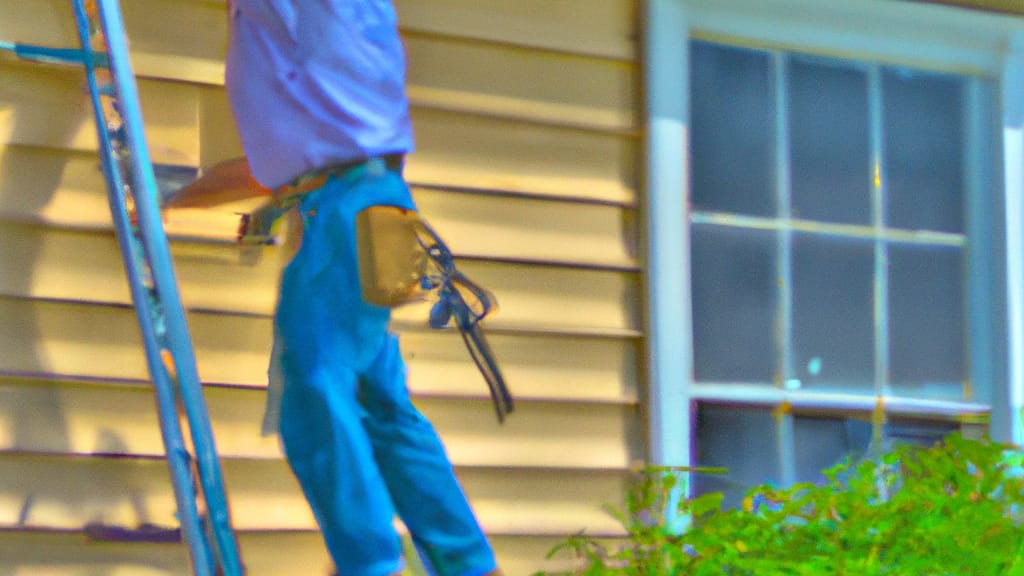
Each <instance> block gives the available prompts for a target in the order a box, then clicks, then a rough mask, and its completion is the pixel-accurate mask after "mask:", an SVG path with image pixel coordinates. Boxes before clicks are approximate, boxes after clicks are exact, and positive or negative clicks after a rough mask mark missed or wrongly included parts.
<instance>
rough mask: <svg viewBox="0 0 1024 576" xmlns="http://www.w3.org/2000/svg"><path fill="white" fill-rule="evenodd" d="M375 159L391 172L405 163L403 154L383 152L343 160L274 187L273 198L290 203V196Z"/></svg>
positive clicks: (314, 188) (321, 185)
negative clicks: (381, 153) (366, 156)
mask: <svg viewBox="0 0 1024 576" xmlns="http://www.w3.org/2000/svg"><path fill="white" fill-rule="evenodd" d="M375 160H381V161H383V162H384V166H385V167H386V168H387V169H388V170H390V171H392V172H401V170H402V165H403V164H404V163H405V155H404V154H385V155H384V156H377V157H374V158H366V159H363V160H356V161H354V162H345V163H343V164H334V165H331V166H328V167H326V168H321V169H319V170H313V171H311V172H307V173H305V174H303V175H301V176H299V177H298V178H296V179H294V180H292V181H291V182H289V183H287V184H285V185H283V186H280V187H278V188H277V189H275V190H274V200H275V202H276V203H277V205H278V206H288V205H291V202H288V200H289V199H290V198H296V197H297V196H301V195H303V194H306V193H308V192H312V191H313V190H316V189H318V188H321V187H323V185H324V184H327V181H328V180H330V179H331V177H332V176H344V175H345V174H347V173H348V172H350V171H352V170H355V169H356V168H359V167H360V166H364V165H366V164H368V163H370V162H373V161H375Z"/></svg>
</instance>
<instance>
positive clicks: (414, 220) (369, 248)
mask: <svg viewBox="0 0 1024 576" xmlns="http://www.w3.org/2000/svg"><path fill="white" fill-rule="evenodd" d="M419 222H420V216H419V214H418V213H417V212H416V211H414V210H406V209H404V208H398V207H395V206H371V207H369V208H366V209H365V210H363V211H361V212H359V213H358V214H357V215H356V246H357V249H358V252H359V283H360V286H361V288H362V292H363V300H365V301H366V302H369V303H370V304H376V305H377V306H385V307H387V308H394V307H396V306H401V305H403V304H408V303H410V302H416V301H419V300H422V299H423V295H424V291H423V290H422V288H421V280H422V278H423V275H424V274H425V272H426V266H427V254H426V252H424V250H423V247H422V246H421V245H420V243H419V241H417V239H416V227H417V225H418V223H419Z"/></svg>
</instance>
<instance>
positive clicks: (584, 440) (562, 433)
mask: <svg viewBox="0 0 1024 576" xmlns="http://www.w3.org/2000/svg"><path fill="white" fill-rule="evenodd" d="M67 4H68V3H66V2H64V1H62V0H11V1H6V2H2V3H0V40H4V41H19V42H26V43H33V44H43V45H51V46H74V45H75V30H74V25H73V18H72V15H71V11H70V8H69V7H68V6H67ZM395 4H396V7H397V8H398V11H399V16H400V21H401V23H402V27H403V34H404V37H405V40H406V43H407V47H408V53H409V64H410V65H409V93H410V97H411V100H412V104H413V119H414V123H415V126H416V130H417V138H418V148H417V151H416V153H415V154H413V155H412V157H411V158H410V159H409V163H408V170H407V176H408V179H409V181H410V183H411V184H412V185H413V190H414V194H415V197H416V200H417V202H418V203H419V205H420V207H421V209H422V211H423V212H424V213H425V215H426V216H427V217H428V218H429V219H430V220H431V221H432V223H433V224H434V225H435V227H436V228H437V229H438V230H439V231H440V232H441V234H442V235H443V236H444V237H445V238H446V239H447V240H448V242H449V244H450V245H451V247H452V248H453V250H454V251H455V252H456V253H457V255H458V256H460V257H462V260H461V261H460V267H461V268H462V269H463V270H464V272H466V273H467V274H468V275H469V276H471V277H472V278H474V279H476V280H478V281H479V282H480V283H481V284H483V285H485V286H487V287H488V288H490V289H491V290H493V291H494V292H495V294H496V295H497V297H498V299H499V300H500V302H501V306H502V308H501V312H500V314H499V315H498V316H497V317H495V318H494V319H493V321H489V322H488V335H489V338H490V340H491V343H492V345H493V347H494V349H495V352H496V355H497V356H498V358H499V360H500V362H501V365H502V367H503V369H504V371H505V374H506V377H507V379H508V381H509V384H510V386H511V387H512V389H513V392H514V394H515V395H516V397H517V399H518V406H517V411H516V413H514V414H513V415H512V416H511V418H510V419H509V421H508V422H507V423H506V424H505V425H504V426H499V425H497V424H496V423H495V421H494V416H493V412H492V408H491V406H490V401H489V399H488V397H487V394H486V389H485V386H484V383H483V382H482V380H481V378H480V376H479V374H477V372H476V370H475V368H474V366H473V365H472V363H471V361H470V359H469V358H468V355H467V353H466V351H465V349H464V348H463V345H462V343H461V340H460V339H459V337H458V336H457V335H456V334H451V333H447V332H446V333H438V332H432V331H430V330H429V329H427V328H426V325H425V318H426V308H425V307H422V306H414V307H410V308H408V309H403V310H401V311H400V312H398V313H397V314H396V319H395V327H396V328H397V329H398V330H399V332H400V333H401V335H402V340H403V345H404V349H405V354H406V357H407V360H408V362H409V365H410V370H411V376H410V387H411V389H412V391H413V393H414V396H415V401H416V403H417V405H418V406H420V408H421V409H422V410H423V411H424V412H425V413H426V415H427V416H428V418H430V419H431V420H432V421H433V422H434V423H435V425H436V426H437V427H438V429H439V431H440V432H441V435H442V436H443V439H444V440H445V442H446V444H447V447H448V449H449V452H450V455H451V458H452V460H453V462H454V464H455V466H456V469H457V471H458V474H459V476H460V478H461V479H462V481H463V483H464V486H465V489H466V491H467V493H468V494H469V496H470V499H471V500H472V503H473V505H474V507H475V509H476V511H477V513H478V515H479V517H480V519H481V521H482V523H483V524H484V526H485V528H486V530H487V531H488V533H489V534H490V535H491V537H492V539H493V542H494V544H495V547H496V549H497V551H498V554H499V557H500V560H501V562H502V564H503V565H504V567H505V569H506V572H507V573H508V574H509V575H510V576H515V575H520V574H528V573H531V572H532V571H534V570H536V569H539V568H541V567H543V566H553V564H551V563H547V564H545V561H544V556H545V554H546V552H547V551H548V549H549V548H550V547H551V546H552V545H554V544H555V543H557V542H558V541H559V539H560V538H561V537H563V536H564V535H567V534H570V533H574V532H578V531H580V530H582V529H587V530H588V531H590V532H593V533H598V534H609V535H612V534H616V533H617V528H616V526H615V524H614V522H613V521H612V520H611V519H610V518H609V517H608V516H607V515H606V514H605V513H604V512H603V511H602V510H601V505H602V504H604V503H608V502H616V501H618V500H619V499H620V498H621V493H622V489H623V483H624V481H625V478H626V473H627V470H628V467H629V466H630V464H631V463H632V462H633V461H635V460H638V459H642V458H643V457H644V441H643V426H642V424H641V417H640V413H639V410H638V407H637V406H638V395H639V391H640V388H641V384H640V378H641V376H640V374H642V369H641V365H642V359H641V358H642V357H641V354H642V352H641V344H642V339H641V336H642V330H641V312H640V311H641V302H640V301H641V298H642V289H641V276H640V264H639V261H638V255H637V245H638V232H637V226H636V211H637V205H638V202H639V198H638V192H637V190H638V188H637V180H638V175H637V166H638V159H637V156H638V145H639V141H638V135H637V132H638V125H637V114H638V110H639V102H640V101H639V96H638V90H637V75H638V70H637V62H636V48H635V35H636V33H637V5H638V4H639V2H638V0H563V1H561V2H550V1H549V0H515V1H503V0H396V2H395ZM125 10H126V14H125V16H126V21H127V25H128V34H129V39H130V43H131V49H132V52H133V62H134V65H135V69H136V73H137V74H138V75H139V76H140V79H139V88H140V93H141V98H142V107H143V113H144V116H145V119H146V131H147V138H148V140H149V145H150V149H151V153H152V156H153V159H154V162H156V163H159V164H165V165H175V166H184V167H192V168H195V167H199V166H204V165H209V164H211V163H213V162H216V161H218V160H222V159H225V158H230V157H233V156H237V155H239V154H240V152H241V150H240V147H239V144H238V140H237V137H236V136H235V133H234V127H233V123H232V118H231V115H230V113H229V110H228V107H227V104H226V99H225V94H224V90H223V86H222V73H223V64H222V55H223V50H224V45H225V40H224V38H225V34H226V26H225V24H226V22H225V15H224V11H225V7H224V3H223V2H222V1H220V0H208V1H207V0H132V1H131V2H125ZM82 82H83V75H82V73H81V72H80V71H78V70H75V69H71V68H64V67H57V66H50V65H41V64H34V63H26V62H21V61H18V60H16V59H14V58H12V57H10V56H8V55H0V550H3V553H2V554H0V573H12V574H36V573H41V572H40V571H41V570H43V569H45V570H46V573H47V574H55V575H56V574H82V573H88V574H118V575H124V574H181V573H185V572H187V559H186V557H185V553H184V548H183V547H181V546H178V545H155V544H133V545H127V544H115V543H97V542H89V541H88V540H86V539H84V538H83V537H82V531H83V527H84V526H85V525H86V524H88V523H90V522H104V523H109V524H119V525H125V526H135V525H138V524H141V523H154V524H158V525H165V526H170V525H174V524H175V519H174V502H173V497H172V493H171V486H170V481H169V477H168V473H167V469H166V465H165V462H164V460H163V447H162V444H161V441H160V436H159V428H158V425H157V417H156V413H155V405H154V401H153V395H152V392H151V390H150V389H149V386H148V382H147V372H146V367H145V363H144V358H143V353H142V349H141V344H140V338H139V334H138V327H137V325H136V324H135V318H134V314H133V312H132V310H131V308H130V305H129V296H128V291H127V287H126V283H125V280H124V275H123V269H122V266H121V263H120V258H119V254H118V252H117V248H116V243H115V240H114V238H113V234H112V232H111V227H110V221H109V215H108V213H107V207H106V196H105V194H106V192H105V188H104V182H103V179H102V177H101V175H100V173H99V170H98V162H97V158H96V141H95V134H94V126H93V121H92V118H91V116H90V113H89V108H88V107H87V101H86V97H85V96H84V94H83V92H82V89H81V86H82ZM237 208H238V207H237V206H235V207H228V208H226V209H225V211H223V212H221V213H219V214H218V213H209V212H207V213H195V212H181V213H172V214H171V215H169V216H168V227H169V230H170V233H171V235H172V238H173V239H174V242H173V244H172V252H173V254H174V257H175V264H176V267H177V274H178V278H179V282H180V286H181V293H182V298H183V300H184V303H185V305H186V307H187V308H188V309H189V322H190V327H191V330H192V333H193V337H194V340H195V348H196V354H197V357H198V361H199V370H200V376H201V378H202V380H203V382H204V383H205V384H206V394H207V401H208V403H209V406H210V413H211V418H212V420H213V426H214V432H215V435H216V439H217V442H218V448H219V451H220V453H221V455H222V458H223V468H224V473H225V477H226V482H227V489H228V493H229V499H230V502H231V505H232V509H233V518H234V523H235V526H236V528H237V529H238V531H239V534H240V541H241V545H242V553H243V557H244V559H245V562H246V564H247V565H248V567H249V574H250V575H254V576H255V575H260V574H326V573H327V571H328V565H329V561H328V559H327V556H326V553H325V551H324V549H323V546H322V543H321V542H320V539H319V535H318V534H317V533H316V528H315V525H314V522H313V519H312V516H311V514H310V513H309V511H308V508H307V507H306V505H305V502H304V500H303V499H302V496H301V494H300V492H299V490H298V487H297V485H296V483H295V481H294V479H293V478H292V476H291V475H290V473H289V471H288V469H287V466H286V464H285V462H284V461H283V459H282V456H281V453H280V450H279V447H278V445H277V441H276V439H274V438H263V437H261V436H260V435H259V422H260V417H261V410H262V404H263V398H264V393H263V390H264V382H265V368H266V358H267V355H268V351H269V347H270V329H271V323H270V313H271V309H272V306H273V300H274V292H275V280H276V277H277V273H278V266H279V258H277V257H276V255H275V254H274V253H273V252H274V250H273V249H268V250H267V253H266V254H264V257H263V258H262V259H261V260H260V261H259V262H258V263H256V264H253V263H251V262H248V261H246V260H245V259H244V258H242V257H241V256H240V254H239V251H238V249H237V248H236V247H234V246H232V245H231V244H230V242H229V241H228V238H229V235H230V226H227V227H225V225H224V223H225V222H228V223H230V222H233V218H234V217H233V216H232V215H231V210H233V209H237ZM243 208H244V207H243ZM200 233H202V234H201V235H204V236H208V237H206V238H205V239H202V240H198V239H196V238H195V236H197V235H200ZM44 567H45V568H44Z"/></svg>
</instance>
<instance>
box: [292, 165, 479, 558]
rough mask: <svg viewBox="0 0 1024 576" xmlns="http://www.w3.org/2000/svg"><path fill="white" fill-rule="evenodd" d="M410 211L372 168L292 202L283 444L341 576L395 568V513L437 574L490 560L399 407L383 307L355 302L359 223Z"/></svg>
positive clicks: (401, 370)
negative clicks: (360, 217) (294, 241)
mask: <svg viewBox="0 0 1024 576" xmlns="http://www.w3.org/2000/svg"><path fill="white" fill-rule="evenodd" d="M373 205H392V206H400V207H404V208H414V207H415V206H414V204H413V200H412V197H411V195H410V193H409V189H408V187H407V186H406V184H405V182H404V180H403V179H402V176H401V174H399V173H397V172H392V171H389V170H386V169H385V168H384V167H383V166H382V165H377V164H371V165H367V166H362V167H359V168H355V169H353V170H351V171H349V172H347V173H345V174H344V175H341V176H335V177H332V178H331V179H330V180H329V181H328V182H327V183H326V184H325V185H324V186H323V187H322V188H320V189H318V190H316V191H313V192H311V193H309V194H307V195H306V196H304V197H303V198H302V200H301V205H300V209H301V212H302V217H303V221H304V223H305V228H304V231H303V235H302V246H301V248H300V249H299V251H298V253H297V254H296V256H295V258H294V259H293V260H292V261H291V262H290V263H289V264H288V266H287V267H286V268H285V271H284V273H283V275H282V278H281V293H280V299H279V303H278V308H277V315H276V326H275V329H276V332H277V338H278V339H279V340H278V342H277V349H278V352H279V353H280V362H281V369H282V371H283V376H284V391H283V393H282V398H281V421H280V432H281V440H282V443H283V445H284V451H285V455H286V456H287V458H288V462H289V464H290V465H291V467H292V470H293V471H294V472H295V475H296V477H297V478H298V480H299V484H300V485H301V486H302V489H303V491H304V493H305V495H306V499H307V500H308V501H309V503H310V506H311V507H312V509H313V513H314V515H315V516H316V519H317V522H318V523H319V525H320V528H321V530H322V532H323V535H324V539H325V541H326V543H327V547H328V549H329V550H330V553H331V556H332V558H333V559H334V562H335V565H336V566H337V569H338V573H339V574H340V575H341V576H384V575H386V574H392V573H395V572H398V571H399V570H400V569H401V568H402V558H401V555H402V550H401V543H400V540H399V538H398V535H397V534H396V533H395V530H394V528H393V525H392V521H393V517H394V513H395V511H396V510H397V512H398V515H399V516H400V517H401V518H402V520H403V522H404V523H405V525H406V526H407V527H408V528H409V531H410V532H411V534H412V538H413V542H414V543H415V545H416V548H417V550H418V551H419V554H420V555H421V557H422V560H423V563H424V565H425V566H427V568H428V570H431V571H433V573H434V574H436V575H437V576H479V575H481V574H485V573H487V572H489V571H491V570H493V569H494V567H495V560H494V554H493V552H492V551H491V548H490V545H489V544H488V543H487V539H486V537H485V536H484V534H483V532H482V531H481V529H480V526H479V525H478V524H477V521H476V519H475V517H474V516H473V512H472V510H471V509H470V507H469V504H468V502H467V501H466V498H465V496H464V495H463V493H462V490H461V488H460V487H459V484H458V482H457V480H456V478H455V474H454V472H453V470H452V466H451V464H450V463H449V461H448V457H447V455H446V453H445V450H444V447H443V446H442V444H441V441H440V439H439V438H438V436H437V433H436V432H435V431H434V428H433V426H432V425H431V424H430V423H429V422H428V421H427V420H426V419H425V418H424V417H423V416H422V415H421V414H420V413H419V411H418V410H416V408H415V407H414V406H413V405H412V403H411V402H410V400H409V392H408V389H407V388H406V367H405V363H404V362H403V360H402V357H401V354H400V352H399V347H398V338H397V337H396V336H395V335H394V334H392V333H390V332H389V331H388V322H389V320H390V310H389V309H387V308H381V307H378V306H374V305H371V304H367V303H366V302H364V301H363V299H362V296H361V294H360V288H359V276H358V274H359V272H358V269H359V268H358V265H357V255H356V254H357V252H356V245H355V237H356V236H355V218H356V214H357V213H358V212H359V211H360V210H362V209H363V208H366V207H368V206H373Z"/></svg>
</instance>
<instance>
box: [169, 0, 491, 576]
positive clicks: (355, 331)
mask: <svg viewBox="0 0 1024 576" xmlns="http://www.w3.org/2000/svg"><path fill="white" fill-rule="evenodd" d="M229 14H230V30H231V38H230V42H229V47H228V56H227V68H226V75H225V79H226V86H227V90H228V95H229V97H230V100H231V105H232V111H233V113H234V115H235V120H236V122H237V124H238V128H239V132H240V135H241V138H242V144H243V148H244V149H245V153H246V157H247V159H248V162H246V161H245V160H238V161H233V162H227V163H224V164H221V165H219V166H217V167H214V168H213V169H212V170H210V171H207V172H206V173H205V174H204V176H203V178H201V179H200V180H198V181H197V182H196V183H194V184H193V185H190V186H188V187H186V188H185V189H184V190H182V191H181V192H180V193H179V194H177V195H176V196H175V197H174V198H172V199H171V200H170V201H169V202H168V204H169V205H170V206H178V207H186V206H202V205H209V204H211V203H216V202H223V201H229V200H236V199H239V198H241V197H244V196H250V195H253V194H261V193H262V194H266V193H269V192H270V191H271V190H273V191H274V193H275V194H274V197H275V200H276V201H282V202H287V203H289V204H294V208H293V213H295V214H298V215H300V216H301V225H302V238H301V247H300V248H299V250H298V252H297V253H296V254H295V256H294V257H293V259H292V260H291V262H290V263H289V264H288V265H287V267H286V268H285V270H284V272H283V274H282V278H281V286H280V293H279V301H278V306H277V311H276V316H275V332H276V334H275V336H276V341H275V355H276V356H277V358H276V360H278V361H279V364H280V369H281V372H282V374H283V376H284V388H283V392H282V397H281V405H280V428H279V429H280V435H281V439H282V443H283V446H284V451H285V454H286V456H287V458H288V461H289V464H290V465H291V467H292V470H293V471H294V472H295V475H296V476H297V478H298V479H299V483H300V484H301V486H302V489H303V491H304V493H305V495H306V498H307V500H308V501H309V503H310V505H311V507H312V509H313V512H314V515H315V516H316V519H317V522H318V523H319V525H320V527H321V530H322V532H323V535H324V539H325V541H326V544H327V547H328V549H329V550H330V553H331V556H332V558H333V559H334V562H335V565H336V567H337V570H338V573H339V574H340V575H341V576H386V575H391V574H398V573H399V572H401V570H402V566H403V565H402V558H401V545H400V541H399V538H398V536H397V534H396V533H395V531H394V529H393V527H392V519H393V515H394V512H395V511H397V513H398V514H399V516H400V517H401V518H402V520H403V521H404V523H405V524H406V526H408V528H409V530H410V532H411V534H412V537H413V541H414V543H415V544H416V547H417V549H418V551H419V553H420V555H421V557H422V559H423V563H424V565H425V566H426V567H427V568H428V570H431V571H432V572H434V573H436V574H437V575H440V576H482V575H484V574H498V570H497V568H496V564H495V559H494V554H493V552H492V550H491V548H490V546H489V544H488V543H487V540H486V538H485V536H484V535H483V533H482V531H481V529H480V527H479V525H478V524H477V521H476V519H475V518H474V516H473V513H472V511H471V510H470V507H469V504H468V503H467V501H466V499H465V497H464V496H463V493H462V491H461V489H460V488H459V485H458V483H457V481H456V478H455V476H454V473H453V471H452V467H451V464H450V463H449V462H448V459H447V456H446V454H445V452H444V448H443V447H442V445H441V442H440V440H439V439H438V437H437V434H436V433H435V432H434V429H433V427H432V426H431V425H430V424H429V423H428V422H427V421H426V420H425V419H424V418H423V416H422V415H421V414H420V413H419V412H418V411H417V410H416V409H415V408H414V407H413V406H412V404H411V403H410V401H409V395H408V391H407V389H406V369H405V365H404V363H403V361H402V357H401V355H400V353H399V346H398V340H397V338H396V336H395V335H393V334H391V333H390V332H389V331H388V322H389V319H390V310H389V309H387V308H383V307H379V306H375V305H372V304H368V303H366V302H365V301H363V299H362V297H361V294H360V284H359V272H358V263H357V249H356V232H355V226H356V224H355V222H356V214H357V213H359V212H360V211H361V210H363V209H364V208H367V207H370V206H376V205H390V206H397V207H401V208H405V209H410V210H411V209H415V205H414V203H413V200H412V197H411V195H410V193H409V189H408V187H407V186H406V184H405V182H404V180H403V178H402V174H401V167H402V159H403V157H404V155H405V154H406V153H408V152H409V151H411V149H412V147H413V135H412V127H411V123H410V119H409V107H408V102H407V99H406V94H405V87H404V82H405V55H404V49H403V46H402V44H401V40H400V38H399V35H398V29H397V21H396V15H395V12H394V8H393V7H392V5H391V3H390V1H389V0H318V1H312V0H233V3H230V4H229ZM250 166H251V176H250V175H249V169H250V168H249V167H250ZM253 179H254V180H255V181H253Z"/></svg>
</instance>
